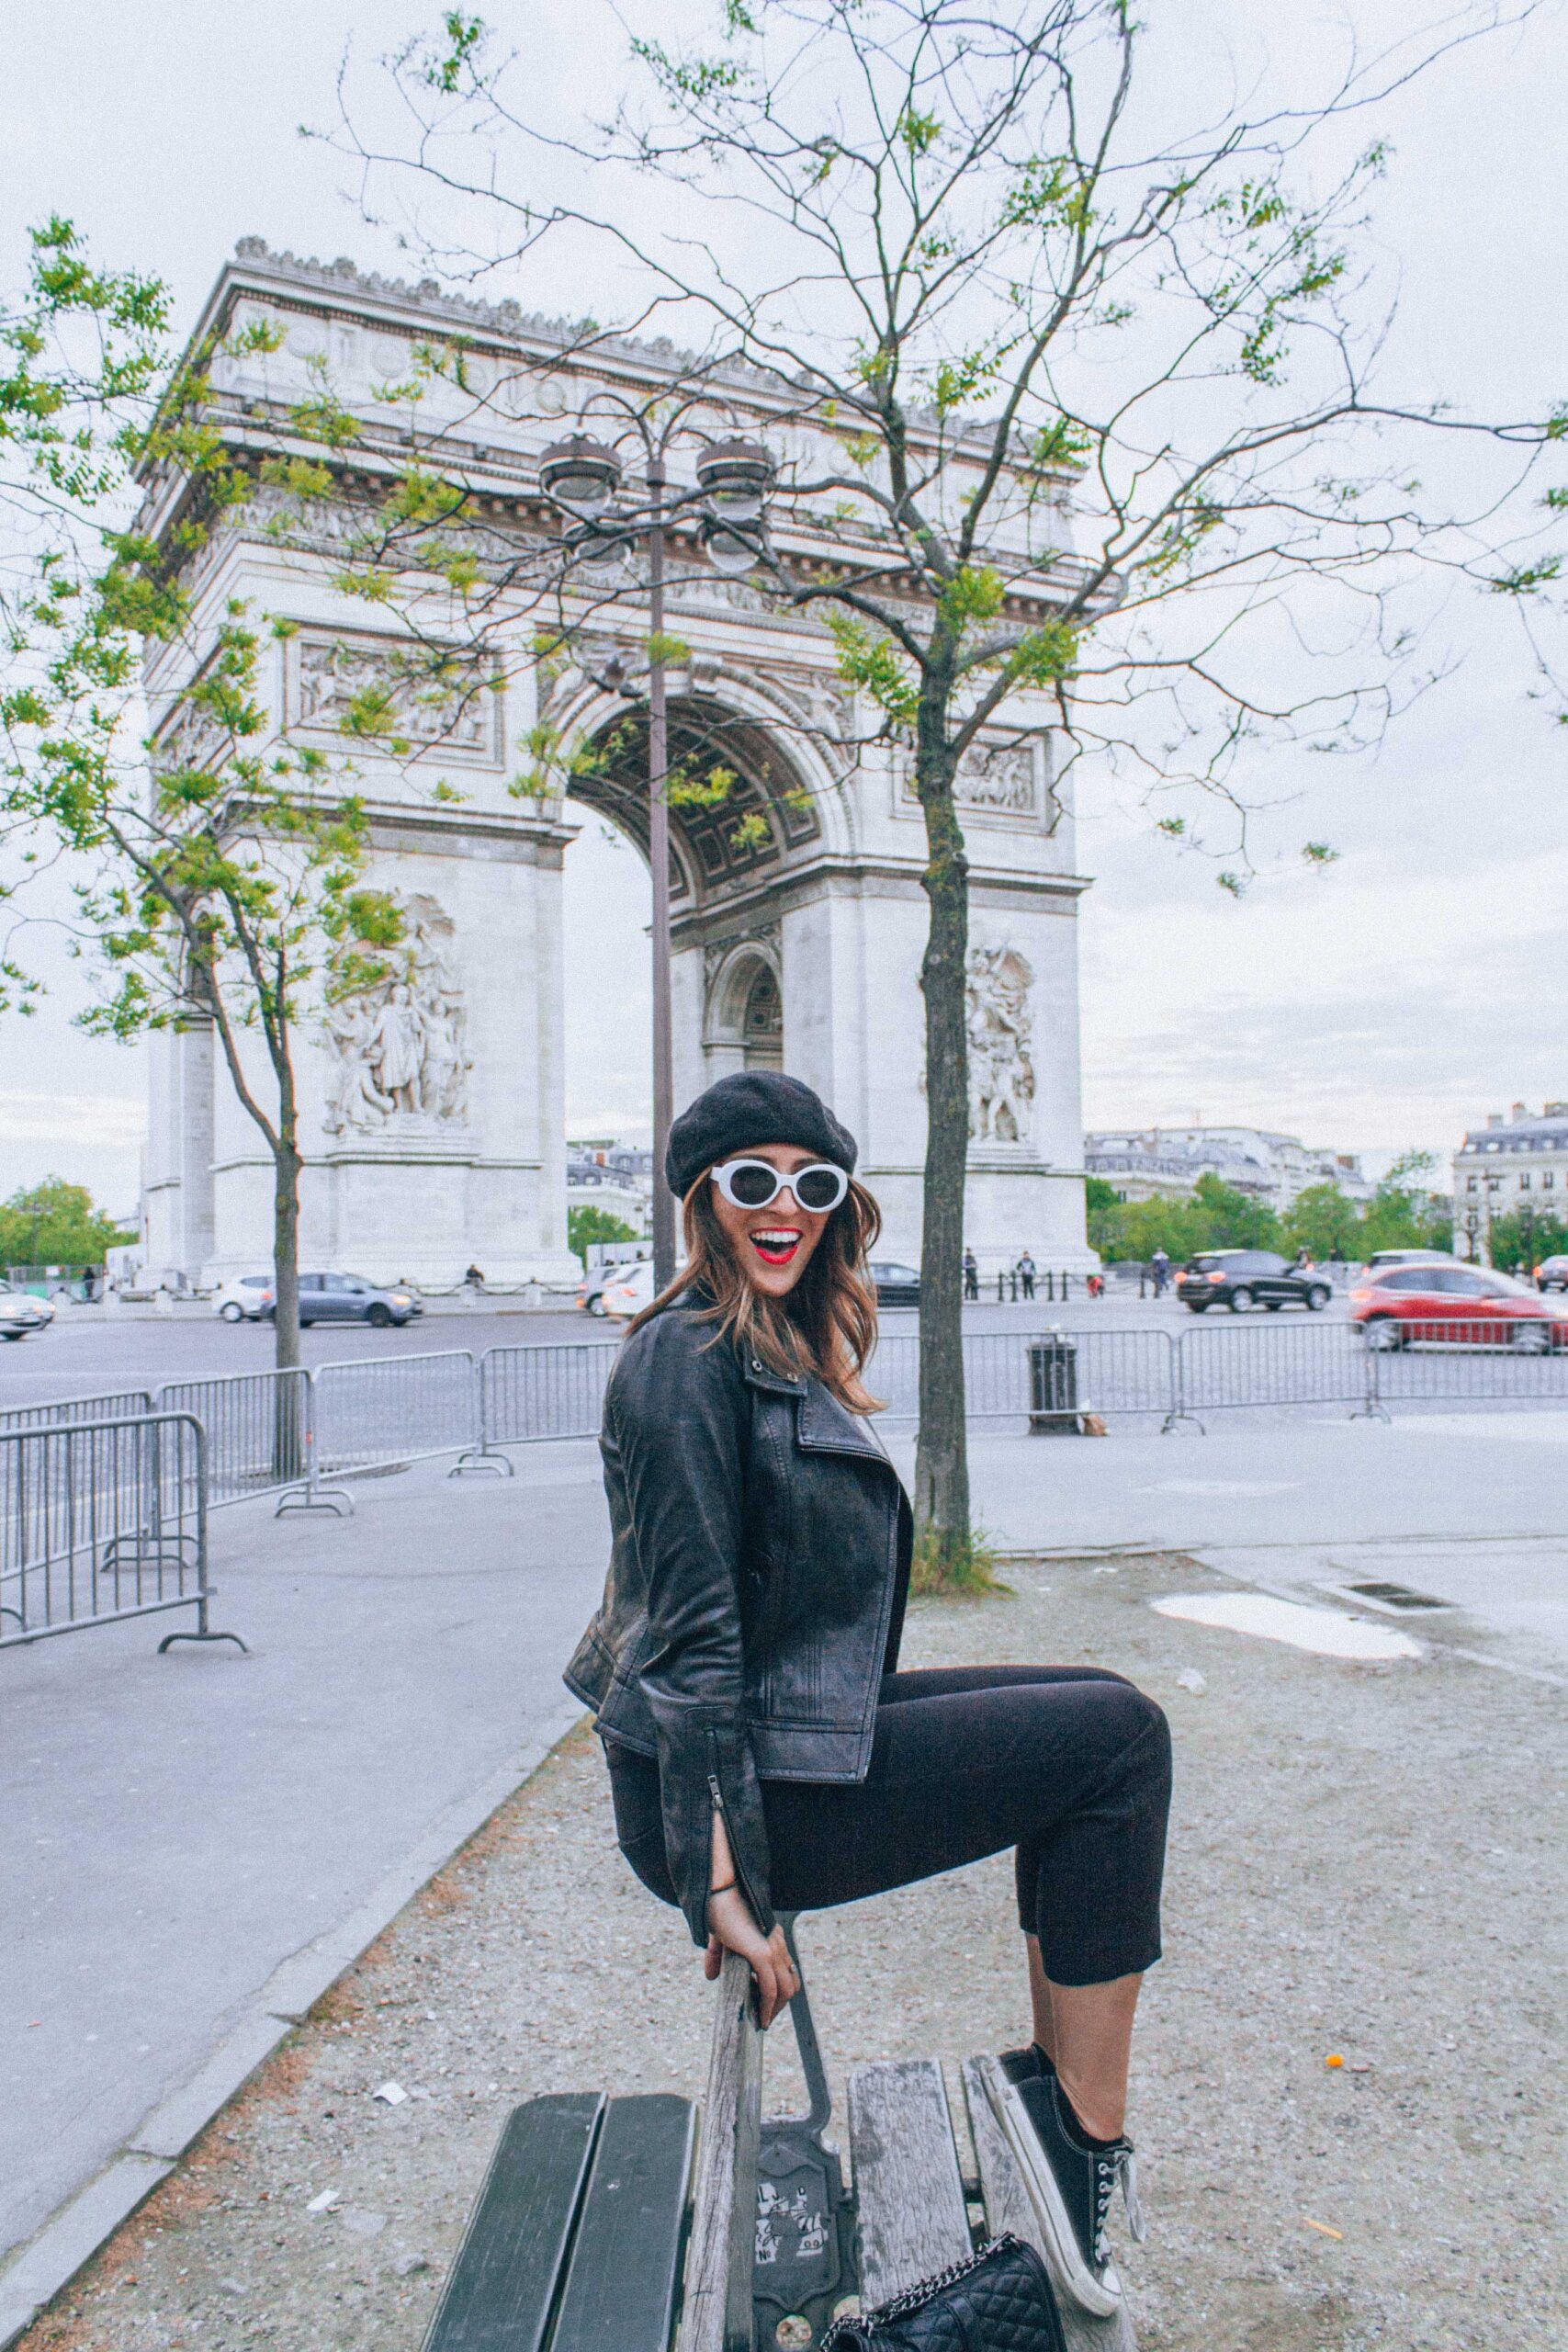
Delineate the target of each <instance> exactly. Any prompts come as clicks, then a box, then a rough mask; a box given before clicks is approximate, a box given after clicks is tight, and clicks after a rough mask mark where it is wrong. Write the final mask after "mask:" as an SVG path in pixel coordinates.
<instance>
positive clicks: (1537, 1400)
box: [1366, 1316, 1568, 1409]
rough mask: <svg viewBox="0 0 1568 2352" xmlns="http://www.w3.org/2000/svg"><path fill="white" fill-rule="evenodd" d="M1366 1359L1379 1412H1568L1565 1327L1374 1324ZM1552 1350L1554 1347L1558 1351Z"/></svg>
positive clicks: (1565, 1324) (1473, 1323)
mask: <svg viewBox="0 0 1568 2352" xmlns="http://www.w3.org/2000/svg"><path fill="white" fill-rule="evenodd" d="M1366 1329H1367V1354H1368V1360H1369V1363H1370V1364H1371V1370H1372V1378H1373V1383H1374V1395H1375V1397H1376V1399H1377V1402H1378V1404H1379V1405H1380V1407H1382V1408H1384V1409H1386V1408H1388V1407H1389V1406H1391V1405H1395V1406H1397V1405H1423V1404H1428V1405H1437V1404H1487V1405H1568V1340H1556V1338H1555V1334H1556V1332H1557V1331H1568V1316H1564V1317H1563V1321H1562V1324H1559V1325H1557V1326H1555V1327H1554V1326H1553V1325H1552V1324H1551V1323H1548V1322H1545V1321H1540V1322H1537V1321H1535V1320H1533V1319H1532V1320H1530V1321H1529V1322H1523V1321H1521V1322H1517V1323H1495V1324H1487V1323H1483V1322H1477V1321H1474V1320H1466V1321H1464V1322H1458V1321H1456V1322H1453V1323H1436V1322H1433V1323H1427V1322H1422V1323H1408V1324H1404V1325H1387V1326H1384V1325H1379V1324H1370V1325H1368V1326H1367V1327H1366ZM1554 1342H1555V1343H1554Z"/></svg>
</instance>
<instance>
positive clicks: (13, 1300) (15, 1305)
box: [0, 1283, 54, 1340]
mask: <svg viewBox="0 0 1568 2352" xmlns="http://www.w3.org/2000/svg"><path fill="white" fill-rule="evenodd" d="M53 1320H54V1309H53V1307H52V1306H50V1304H49V1301H48V1300H47V1299H43V1298H34V1296H33V1295H32V1293H31V1292H30V1291H25V1290H13V1289H12V1287H11V1285H10V1283H0V1340H30V1339H33V1338H35V1337H36V1336H37V1334H38V1333H39V1332H40V1331H47V1330H48V1329H49V1327H50V1325H51V1323H52V1322H53Z"/></svg>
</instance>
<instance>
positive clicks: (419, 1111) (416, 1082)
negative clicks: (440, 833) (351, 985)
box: [325, 893, 472, 1135]
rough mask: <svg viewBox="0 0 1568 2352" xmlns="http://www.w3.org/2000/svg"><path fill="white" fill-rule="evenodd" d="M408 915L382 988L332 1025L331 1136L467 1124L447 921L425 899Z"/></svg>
mask: <svg viewBox="0 0 1568 2352" xmlns="http://www.w3.org/2000/svg"><path fill="white" fill-rule="evenodd" d="M404 913H405V918H406V922H407V929H406V933H405V936H404V940H403V943H402V944H401V946H400V948H399V949H397V950H394V951H393V953H392V955H391V956H389V961H388V965H387V968H386V970H385V971H384V973H383V974H382V976H381V978H379V979H378V980H376V981H374V982H373V983H372V984H371V986H370V987H369V988H367V989H364V990H362V991H361V992H360V993H359V994H358V995H357V996H355V997H351V998H349V999H347V1000H346V1001H344V1002H343V1003H341V1004H338V1005H336V1006H334V1008H333V1012H332V1014H331V1015H330V1018H329V1024H328V1027H329V1035H330V1036H331V1038H332V1042H333V1047H334V1048H335V1053H336V1067H335V1069H334V1071H333V1081H332V1086H331V1090H330V1099H329V1102H328V1106H327V1114H326V1121H325V1124H326V1127H327V1131H328V1133H329V1134H332V1135H341V1134H343V1133H344V1131H345V1130H346V1129H351V1128H352V1129H357V1130H359V1131H360V1132H362V1133H375V1132H377V1131H378V1130H382V1129H385V1128H386V1127H387V1126H389V1125H390V1124H391V1123H392V1122H393V1121H394V1120H397V1119H399V1118H417V1119H423V1120H439V1121H443V1122H446V1121H452V1120H460V1119H462V1118H463V1117H464V1116H465V1115H466V1113H467V1109H468V1072H469V1069H470V1068H471V1067H472V1065H471V1064H470V1062H469V1060H468V1056H467V1054H466V1052H465V1050H464V1031H465V1025H466V1016H465V1007H464V1000H463V991H462V989H461V987H460V985H459V984H458V981H457V977H456V975H455V973H454V971H453V968H452V964H451V960H450V956H449V954H448V947H449V944H450V941H451V938H452V922H451V918H450V916H448V915H447V914H446V913H445V912H444V911H443V910H442V909H441V908H440V907H439V906H438V905H437V904H436V902H435V900H434V899H431V898H428V897H426V896H425V895H424V894H423V893H419V894H416V895H415V896H414V897H412V898H411V899H408V900H406V901H405V904H404Z"/></svg>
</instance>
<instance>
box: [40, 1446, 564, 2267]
mask: <svg viewBox="0 0 1568 2352" xmlns="http://www.w3.org/2000/svg"><path fill="white" fill-rule="evenodd" d="M445 1466H446V1465H445V1464H422V1465H420V1466H419V1467H418V1468H417V1469H415V1470H413V1471H412V1472H409V1473H406V1474H404V1475H403V1476H397V1477H391V1478H384V1479H375V1480H361V1481H357V1482H356V1483H355V1488H354V1492H355V1498H356V1504H357V1509H356V1514H355V1517H354V1518H353V1519H352V1520H347V1521H341V1522H334V1521H331V1520H325V1519H314V1518H289V1519H286V1520H283V1521H273V1520H272V1519H271V1518H270V1516H268V1515H267V1513H266V1511H265V1508H258V1507H253V1506H245V1507H243V1508H242V1509H240V1510H231V1511H220V1512H218V1513H215V1514H214V1516H213V1520H212V1523H211V1524H212V1540H213V1545H214V1555H215V1556H214V1577H215V1581H216V1583H217V1585H218V1587H219V1598H218V1599H217V1600H216V1601H215V1602H214V1604H213V1612H212V1622H213V1623H214V1624H215V1625H219V1626H226V1627H230V1626H231V1627H232V1628H233V1629H234V1630H235V1631H236V1632H237V1633H239V1634H243V1637H244V1639H245V1640H246V1641H247V1642H248V1643H249V1645H250V1646H251V1652H252V1655H251V1656H250V1657H240V1656H239V1655H238V1653H237V1652H235V1651H233V1650H231V1649H230V1648H228V1647H227V1646H222V1647H214V1648H212V1649H197V1648H189V1647H185V1646H181V1647H179V1648H176V1649H175V1650H174V1651H172V1652H171V1653H170V1654H169V1655H168V1656H167V1657H158V1655H157V1644H158V1641H159V1638H160V1636H161V1635H162V1634H164V1633H166V1632H167V1631H168V1630H169V1627H170V1623H171V1622H172V1621H171V1620H169V1619H167V1618H153V1619H143V1620H141V1621H140V1622H137V1623H127V1624H124V1625H116V1626H109V1627H105V1628H102V1629H99V1630H96V1631H91V1632H85V1633H82V1634H67V1635H64V1636H62V1638H60V1639H59V1640H57V1641H50V1642H44V1643H40V1644H39V1645H37V1646H36V1647H34V1648H31V1649H26V1650H19V1651H12V1652H9V1653H7V1654H6V1656H5V1657H0V1785H3V1786H4V1787H5V1789H6V1803H5V1804H4V1806H0V1884H4V1886H5V1888H6V1966H5V1968H4V1970H3V1971H0V2049H3V2051H4V2053H5V2055H4V2063H3V2067H0V2253H3V2252H4V2249H5V2248H6V2247H9V2246H13V2245H16V2244H17V2242H18V2241H20V2240H23V2239H26V2238H28V2237H29V2236H30V2235H31V2234H32V2233H34V2232H35V2231H36V2230H37V2229H38V2228H39V2225H40V2224H41V2223H42V2222H44V2221H45V2219H46V2218H47V2216H48V2215H49V2214H50V2213H51V2211H54V2209H55V2208H56V2207H57V2206H59V2205H60V2204H61V2203H62V2200H63V2199H66V2198H68V2197H69V2196H70V2195H71V2194H72V2193H73V2191H74V2190H76V2189H77V2188H79V2187H80V2186H81V2185H82V2184H83V2183H84V2182H85V2181H86V2180H88V2179H89V2178H90V2177H92V2176H94V2175H95V2174H96V2173H97V2172H98V2171H99V2168H100V2167H101V2166H102V2165H105V2164H106V2163H107V2161H108V2160H109V2159H110V2158H111V2157H112V2156H113V2155H114V2154H115V2153H116V2151H118V2150H119V2149H121V2148H123V2147H126V2146H128V2145H136V2144H138V2143H139V2140H140V2141H141V2142H142V2143H144V2142H145V2140H146V2138H147V2137H148V2136H149V2135H148V2134H147V2133H146V2132H145V2131H144V2130H143V2122H144V2119H145V2118H146V2117H147V2116H148V2115H149V2112H150V2110H152V2109H156V2108H157V2107H158V2106H159V2103H160V2102H161V2101H163V2100H164V2098H165V2097H166V2096H167V2095H168V2094H169V2093H170V2092H171V2090H173V2089H174V2088H175V2086H178V2085H179V2084H180V2083H182V2082H183V2081H185V2080H186V2078H187V2077H188V2076H189V2075H191V2074H192V2073H193V2071H194V2070H196V2069H197V2067H198V2066H200V2065H201V2064H202V2063H203V2062H204V2061H205V2060H207V2059H208V2058H209V2055H210V2054H211V2053H212V2052H213V2051H214V2050H215V2049H216V2048H217V2047H218V2045H219V2044H220V2043H221V2042H222V2041H224V2039H225V2037H227V2036H231V2035H237V2037H238V2041H237V2043H236V2045H235V2052H236V2063H237V2062H238V2058H240V2057H243V2052H244V2048H245V2046H246V2040H247V2037H251V2038H252V2039H254V2038H255V2037H257V2036H261V2037H263V2039H264V2041H265V2034H266V2032H267V2030H269V2029H268V2026H267V2018H268V2017H269V2016H270V2014H271V2012H272V2011H273V2010H276V2008H278V2007H284V2008H286V2009H287V2008H288V2007H290V2006H291V2005H297V2006H298V2007H308V2006H309V2003H310V2000H311V1999H313V1998H314V1997H315V1996H316V1995H317V1993H319V1992H320V1990H321V1985H323V1984H325V1983H327V1982H330V1981H331V1979H332V1978H333V1976H334V1975H335V1974H336V1973H338V1971H339V1970H340V1969H341V1968H342V1967H343V1966H344V1964H345V1963H346V1962H347V1961H348V1960H349V1959H351V1958H352V1957H353V1955H354V1952H355V1951H357V1950H358V1949H360V1948H362V1946H363V1944H364V1943H365V1942H366V1941H367V1939H368V1938H369V1936H370V1935H371V1934H373V1933H374V1932H375V1931H376V1929H377V1928H379V1926H381V1925H382V1924H384V1920H385V1918H386V1917H388V1916H389V1913H390V1911H391V1910H394V1909H396V1907H397V1906H398V1905H399V1904H400V1902H402V1901H403V1900H406V1898H407V1895H408V1894H410V1893H411V1892H412V1887H413V1886H414V1885H417V1884H418V1883H421V1882H422V1881H423V1878H425V1877H426V1876H428V1874H429V1872H430V1871H431V1870H433V1869H434V1868H435V1867H436V1866H437V1865H438V1863H439V1862H440V1860H442V1859H443V1857H444V1856H445V1854H446V1853H448V1852H450V1851H451V1850H452V1849H453V1847H454V1846H455V1845H457V1843H459V1842H460V1841H461V1839H462V1838H464V1837H465V1836H466V1835H468V1833H469V1832H470V1831H471V1830H472V1828H473V1827H474V1826H475V1824H476V1822H477V1821H478V1820H479V1819H481V1818H483V1817H484V1815H486V1814H488V1813H489V1811H490V1810H491V1808H492V1807H493V1805H494V1804H497V1803H499V1802H500V1799H501V1797H502V1794H503V1793H504V1792H505V1790H506V1789H507V1788H508V1787H511V1786H513V1785H515V1783H516V1781H517V1780H518V1779H519V1778H520V1777H521V1776H522V1774H523V1773H524V1771H525V1770H526V1769H528V1767H529V1766H531V1765H532V1764H533V1763H534V1762H535V1761H536V1760H537V1758H538V1757H539V1756H540V1755H541V1754H543V1752H544V1751H545V1749H546V1748H547V1746H548V1745H549V1743H550V1742H551V1741H552V1740H553V1739H554V1738H555V1737H557V1736H558V1734H559V1732H560V1731H561V1730H562V1728H563V1727H564V1725H565V1724H567V1723H568V1722H570V1720H572V1718H573V1717H574V1716H575V1714H576V1713H577V1712H578V1710H577V1709H576V1707H575V1705H574V1703H573V1702H572V1701H571V1700H570V1697H569V1695H568V1693H567V1692H566V1691H564V1690H563V1689H562V1687H561V1684H560V1681H559V1679H558V1678H559V1673H560V1668H561V1666H562V1664H563V1663H564V1661H565V1659H566V1657H567V1656H568V1655H569V1653H570V1648H571V1646H572V1645H573V1643H574V1642H575V1640H576V1638H577V1635H578V1634H579V1633H580V1632H581V1627H582V1624H583V1622H584V1620H585V1618H586V1617H587V1615H588V1613H589V1611H590V1609H591V1607H592V1602H593V1600H594V1599H595V1598H596V1597H597V1594H598V1591H599V1589H600V1586H601V1583H602V1581H603V1577H604V1555H605V1550H606V1544H607V1537H606V1532H605V1526H604V1504H603V1497H602V1494H601V1492H600V1488H599V1485H598V1466H597V1462H596V1460H595V1459H594V1457H593V1454H592V1451H591V1450H590V1449H587V1448H583V1447H577V1448H570V1449H568V1448H555V1447H550V1448H544V1449H540V1450H539V1451H537V1452H536V1453H534V1454H533V1455H532V1456H531V1457H530V1459H529V1461H528V1463H527V1464H526V1469H525V1475H520V1476H518V1477H517V1478H516V1479H514V1480H509V1481H507V1482H505V1483H504V1484H503V1483H501V1482H499V1481H497V1482H494V1483H492V1482H491V1481H490V1480H489V1479H477V1478H468V1479H464V1480H461V1481H454V1482H448V1481H447V1479H446V1476H444V1471H445ZM411 1860H412V1861H417V1868H416V1869H415V1870H414V1875H413V1876H412V1879H410V1880H408V1882H407V1883H401V1882H400V1879H399V1877H398V1875H397V1874H398V1873H399V1872H400V1871H406V1870H407V1868H408V1867H409V1866H410V1864H411ZM389 1875H390V1878H391V1885H390V1887H389V1889H384V1890H383V1900H382V1903H381V1908H380V1910H379V1912H378V1911H377V1908H376V1900H375V1898H376V1897H377V1893H378V1888H382V1887H383V1883H384V1882H387V1881H388V1880H389ZM356 1915H357V1916H356ZM345 1933H346V1935H347V1939H348V1940H347V1945H346V1948H344V1935H345ZM355 1933H357V1936H358V1941H357V1942H355V1940H354V1937H355ZM319 1938H321V1939H325V1940H324V1942H323V1945H322V1948H321V1952H320V1953H319V1954H318V1955H317V1956H316V1959H315V1962H312V1961H311V1959H310V1947H311V1946H312V1944H313V1943H314V1941H315V1940H316V1939H319ZM301 1951H304V1952H305V1953H306V1955H307V1957H306V1960H305V1961H304V1962H302V1963H301V1966H300V1968H299V1969H298V1970H297V1971H296V1972H295V1976H294V1981H293V1984H292V1986H291V1985H290V1984H289V1982H288V1979H287V1978H285V1979H284V1980H280V1981H279V1982H276V1983H272V1984H269V1980H272V1979H273V1978H274V1973H275V1972H276V1971H277V1970H279V1969H280V1968H281V1967H282V1966H283V1964H284V1963H285V1962H289V1961H290V1960H291V1958H292V1956H293V1955H295V1954H298V1953H300V1952H301ZM323 1972H324V1973H323ZM302 1986H303V1987H304V1988H305V1990H304V1994H303V1997H302V1998H301V1997H300V1988H301V1987H302ZM270 2030H271V2032H272V2034H273V2036H274V2038H276V2034H277V2033H279V2032H281V2031H282V2030H283V2028H282V2027H280V2026H278V2025H276V2022H274V2023H273V2024H272V2026H271V2028H270ZM256 2054H259V2051H257V2052H254V2053H253V2054H252V2056H251V2058H250V2064H254V2057H255V2055H256ZM240 2071H241V2074H242V2075H243V2073H246V2072H248V2071H249V2065H248V2064H247V2065H242V2066H241V2068H240ZM164 2121H165V2125H166V2124H167V2119H166V2118H165V2119H164ZM151 2136H152V2138H153V2139H154V2141H156V2140H157V2138H158V2137H159V2136H160V2135H159V2134H157V2133H154V2134H152V2135H151ZM164 2136H166V2132H165V2134H164ZM4 2284H5V2282H4V2279H3V2278H0V2295H3V2291H4Z"/></svg>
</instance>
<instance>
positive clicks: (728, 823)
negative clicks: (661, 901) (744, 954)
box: [568, 695, 822, 907]
mask: <svg viewBox="0 0 1568 2352" xmlns="http://www.w3.org/2000/svg"><path fill="white" fill-rule="evenodd" d="M667 728H668V742H669V770H670V787H669V791H670V802H671V808H670V831H671V867H672V869H673V870H672V872H671V896H672V898H673V899H674V900H675V902H676V903H677V904H678V905H681V904H683V905H684V906H686V907H690V906H692V905H693V904H694V902H695V900H696V899H701V898H706V897H708V896H710V895H711V894H712V893H714V892H715V891H723V890H724V889H725V888H728V887H738V886H740V885H743V884H745V883H747V882H749V881H750V880H751V879H752V878H753V877H754V876H756V875H757V874H758V873H759V872H761V871H764V870H766V869H767V868H768V867H770V866H773V865H778V864H779V862H780V861H781V860H782V859H783V858H784V855H785V854H787V853H788V852H789V851H790V850H792V849H794V848H795V847H796V846H797V845H799V844H802V843H804V842H810V841H815V840H817V839H818V837H819V835H820V833H821V830H822V827H821V820H820V819H819V818H818V813H817V810H816V809H815V807H814V806H813V804H812V800H811V796H810V795H809V793H808V792H807V790H806V789H805V787H804V786H803V785H802V783H801V781H800V778H799V775H797V773H796V771H795V766H794V764H793V763H792V762H791V761H790V760H789V758H788V756H787V754H786V753H784V752H782V751H781V750H780V748H779V745H778V743H777V742H776V741H774V740H773V738H772V737H771V736H770V735H769V733H768V731H767V729H765V728H764V727H762V726H761V725H760V724H759V723H758V722H757V721H756V720H755V719H752V718H747V717H746V716H744V715H743V714H742V713H740V712H739V711H735V710H732V709H730V708H729V707H728V705H726V704H724V703H721V702H718V701H716V699H715V698H714V697H712V696H711V695H672V696H671V701H670V706H669V716H668V721H667ZM587 752H588V756H587V758H586V759H585V760H584V761H582V762H581V763H579V765H578V767H577V768H576V770H575V771H574V773H573V775H572V777H571V781H570V785H569V786H568V791H569V794H570V797H571V798H572V799H573V800H580V801H581V802H582V803H583V804H584V805H585V806H586V807H588V808H590V809H595V810H597V811H598V813H599V814H600V815H601V816H604V817H607V818H609V819H610V820H611V822H612V823H613V824H615V825H617V826H619V827H620V829H621V831H623V832H626V833H627V834H629V836H630V837H631V839H632V840H633V841H634V842H636V843H637V847H638V848H639V849H640V850H641V852H642V854H643V855H644V857H645V858H646V857H647V855H648V847H649V813H648V773H649V719H648V713H647V710H646V709H644V708H640V707H639V708H637V709H632V710H627V711H626V712H624V713H623V714H621V715H620V716H618V717H617V718H614V719H612V720H610V721H608V722H607V723H606V724H605V725H604V726H602V727H600V728H599V729H598V730H597V732H596V733H595V734H594V735H593V736H592V738H591V739H590V741H589V744H588V746H587Z"/></svg>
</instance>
